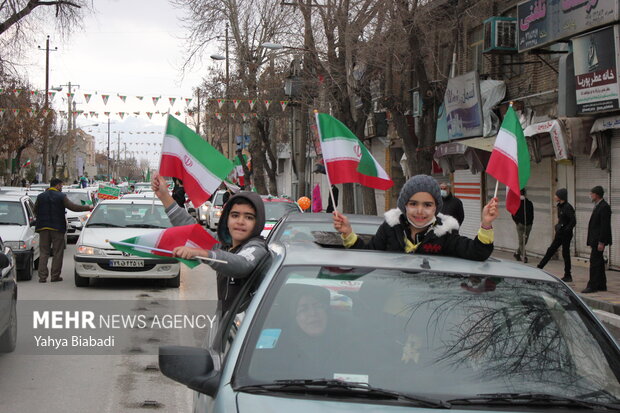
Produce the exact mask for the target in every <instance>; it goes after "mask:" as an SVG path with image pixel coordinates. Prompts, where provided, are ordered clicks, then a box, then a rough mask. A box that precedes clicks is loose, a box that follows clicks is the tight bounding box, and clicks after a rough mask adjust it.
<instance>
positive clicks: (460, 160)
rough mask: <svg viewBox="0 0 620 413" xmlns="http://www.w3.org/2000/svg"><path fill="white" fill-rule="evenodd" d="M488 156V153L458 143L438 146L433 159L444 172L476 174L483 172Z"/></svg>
mask: <svg viewBox="0 0 620 413" xmlns="http://www.w3.org/2000/svg"><path fill="white" fill-rule="evenodd" d="M474 139H479V138H474ZM480 139H483V138H480ZM490 156H491V154H490V153H489V152H486V151H481V150H478V149H475V148H473V147H469V146H467V145H464V144H463V141H459V142H450V143H444V144H441V145H438V146H437V148H436V149H435V153H434V155H433V158H434V159H435V162H437V163H438V164H439V166H441V168H442V169H443V170H444V171H450V172H454V171H455V170H457V169H470V170H471V171H472V173H478V172H482V171H483V170H484V168H485V166H486V164H487V163H488V162H489V157H490Z"/></svg>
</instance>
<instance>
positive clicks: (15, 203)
mask: <svg viewBox="0 0 620 413" xmlns="http://www.w3.org/2000/svg"><path fill="white" fill-rule="evenodd" d="M34 226H35V215H34V204H33V203H32V200H31V199H30V198H29V197H28V196H27V195H0V238H2V239H3V240H4V243H5V245H6V246H7V247H9V248H11V249H12V250H13V255H14V256H15V260H16V261H17V279H18V280H30V279H31V278H32V272H33V270H34V267H35V266H36V265H38V262H39V234H38V233H37V232H35V227H34Z"/></svg>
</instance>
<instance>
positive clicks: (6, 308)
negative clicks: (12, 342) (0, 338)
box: [0, 239, 14, 334]
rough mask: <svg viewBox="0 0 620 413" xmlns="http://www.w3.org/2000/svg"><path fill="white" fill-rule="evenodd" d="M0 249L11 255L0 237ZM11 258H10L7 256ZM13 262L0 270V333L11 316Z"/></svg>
mask: <svg viewBox="0 0 620 413" xmlns="http://www.w3.org/2000/svg"><path fill="white" fill-rule="evenodd" d="M0 251H2V252H4V253H5V254H6V255H7V256H9V257H12V256H13V254H12V252H11V251H10V250H9V248H7V247H5V246H4V242H2V240H1V239H0ZM9 259H11V260H12V258H9ZM12 266H13V264H11V265H9V266H8V267H6V268H3V269H2V271H1V272H0V334H2V332H4V329H5V328H6V327H7V325H8V323H9V318H10V316H11V301H12V299H13V283H14V280H12V279H11V267H12Z"/></svg>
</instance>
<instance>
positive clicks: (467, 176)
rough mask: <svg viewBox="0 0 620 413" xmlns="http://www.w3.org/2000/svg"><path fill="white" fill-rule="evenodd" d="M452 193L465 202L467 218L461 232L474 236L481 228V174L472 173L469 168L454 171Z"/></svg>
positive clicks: (464, 207) (467, 235)
mask: <svg viewBox="0 0 620 413" xmlns="http://www.w3.org/2000/svg"><path fill="white" fill-rule="evenodd" d="M452 193H453V194H454V196H456V197H457V198H458V199H460V200H461V201H462V202H463V210H464V211H465V220H464V221H463V224H462V225H461V228H460V229H459V233H460V234H461V235H464V236H466V237H470V238H473V237H475V236H476V234H478V229H479V228H480V214H481V212H482V208H481V206H480V205H481V201H480V194H481V192H480V174H479V173H478V174H472V173H471V171H470V170H469V169H464V170H458V171H454V187H453V188H452Z"/></svg>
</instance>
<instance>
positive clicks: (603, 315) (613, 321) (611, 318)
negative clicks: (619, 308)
mask: <svg viewBox="0 0 620 413" xmlns="http://www.w3.org/2000/svg"><path fill="white" fill-rule="evenodd" d="M593 311H594V314H596V316H597V317H598V319H599V320H601V321H602V322H603V323H606V324H609V325H612V326H614V327H616V328H620V316H619V315H616V314H611V313H608V312H606V311H602V310H593Z"/></svg>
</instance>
